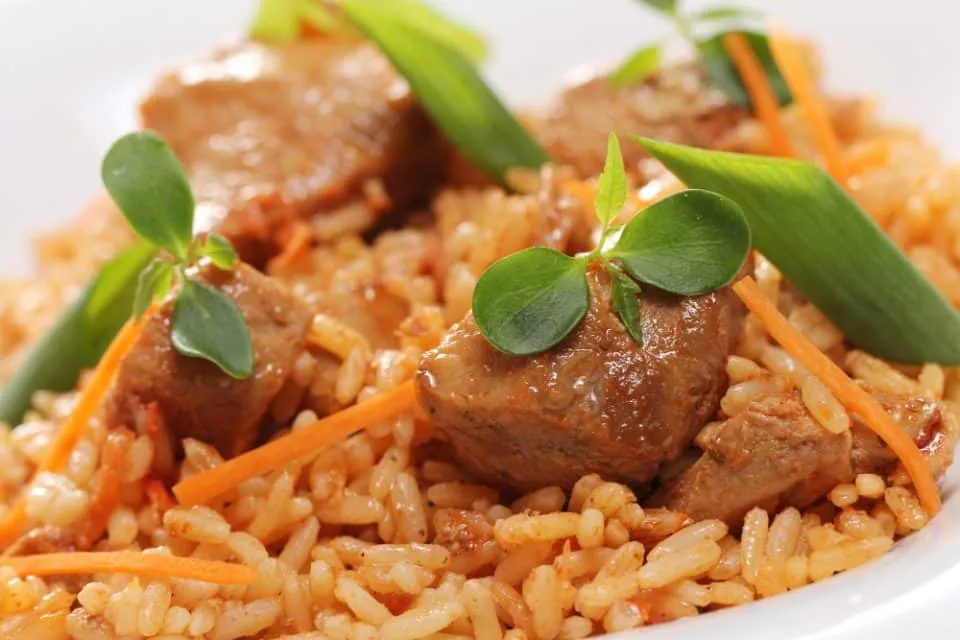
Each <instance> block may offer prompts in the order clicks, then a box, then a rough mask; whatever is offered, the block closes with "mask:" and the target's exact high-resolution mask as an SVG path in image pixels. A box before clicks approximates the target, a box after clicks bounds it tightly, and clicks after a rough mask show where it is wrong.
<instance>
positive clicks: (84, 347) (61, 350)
mask: <svg viewBox="0 0 960 640" xmlns="http://www.w3.org/2000/svg"><path fill="white" fill-rule="evenodd" d="M154 253H155V249H154V248H153V247H152V246H150V245H148V244H147V243H140V244H137V245H134V246H133V247H131V248H129V249H126V250H125V251H122V252H121V253H119V254H118V255H117V256H116V257H115V258H114V259H113V260H111V261H110V262H108V263H107V264H105V265H104V266H103V267H102V268H101V269H100V272H99V273H98V274H97V276H96V277H94V278H93V279H92V280H91V281H90V283H89V284H88V285H87V287H86V288H85V289H84V290H83V292H82V293H81V294H80V295H79V297H77V299H76V300H75V301H74V302H73V304H71V305H70V306H68V307H67V308H66V309H65V310H64V311H63V313H61V315H60V317H59V318H58V319H57V321H56V322H55V323H54V325H53V326H52V327H51V328H50V329H49V330H48V331H47V332H46V333H45V334H43V335H42V336H41V337H40V338H39V339H38V340H37V341H36V343H34V345H33V348H32V349H31V350H30V352H29V353H28V354H27V356H26V359H25V360H24V361H23V362H22V363H21V364H20V366H19V367H18V368H17V371H16V373H14V375H13V377H12V378H11V379H10V380H9V381H8V382H7V384H6V385H5V386H4V387H3V390H2V391H0V420H2V421H4V422H6V423H9V424H17V423H19V422H20V420H21V418H22V417H23V414H24V412H25V411H26V410H27V409H29V408H30V401H31V398H32V397H33V394H34V392H36V391H40V390H48V391H67V390H69V389H72V388H73V387H74V385H76V383H77V378H78V377H79V375H80V372H81V371H82V370H84V369H86V368H88V367H91V366H93V365H94V364H96V363H97V361H98V360H99V359H100V356H101V355H102V354H103V352H104V350H105V349H106V348H107V345H109V344H110V341H111V340H113V337H114V336H115V335H116V334H117V331H119V330H120V327H121V326H123V323H124V322H125V321H126V319H127V318H129V317H130V310H131V309H132V307H133V297H134V293H135V292H136V288H137V278H138V276H139V274H140V270H141V269H143V268H144V267H145V266H146V265H147V263H149V262H150V260H151V258H152V257H153V254H154Z"/></svg>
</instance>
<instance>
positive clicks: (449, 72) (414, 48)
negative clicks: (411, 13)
mask: <svg viewBox="0 0 960 640" xmlns="http://www.w3.org/2000/svg"><path fill="white" fill-rule="evenodd" d="M341 6H342V7H343V10H344V12H345V13H346V15H347V16H348V17H349V18H350V20H351V22H353V24H354V25H356V26H357V27H358V28H359V29H360V30H361V31H363V32H364V33H365V34H366V35H367V36H368V37H369V38H370V39H371V40H373V41H374V42H375V43H376V44H377V45H378V46H379V47H380V49H381V50H382V51H383V53H384V54H385V55H386V56H387V58H389V59H390V62H392V63H393V66H394V67H395V68H396V69H397V71H399V72H400V73H401V74H402V75H403V76H404V77H405V78H406V80H407V82H408V83H409V84H410V87H411V88H412V89H413V91H414V93H416V94H417V97H418V98H419V100H420V104H421V105H422V106H423V108H424V109H425V110H426V111H427V112H428V113H429V114H430V116H431V117H432V118H433V121H434V122H435V123H436V124H437V126H439V127H440V128H441V129H442V130H443V131H444V133H446V134H447V137H448V138H450V140H451V141H452V142H453V143H454V144H455V145H456V146H457V147H458V148H459V149H460V150H461V151H462V152H463V154H464V155H465V156H466V157H467V158H468V159H469V160H470V161H471V162H473V164H475V165H476V166H477V167H478V168H479V169H481V170H482V171H484V172H485V173H486V174H487V175H489V176H490V177H491V178H493V179H495V180H497V181H498V182H500V183H501V184H502V183H503V182H504V178H505V175H506V172H507V170H508V169H512V168H518V167H526V168H530V169H538V168H540V167H541V166H542V165H543V164H544V163H545V162H547V160H548V159H549V158H548V156H547V153H546V152H545V151H544V150H543V148H542V147H541V146H540V145H539V144H537V142H535V141H534V140H533V138H532V137H531V136H530V134H528V133H527V132H526V130H524V128H523V127H522V126H520V123H519V122H517V120H516V118H514V117H513V115H512V114H511V113H510V112H509V111H508V110H507V108H506V107H504V106H503V104H502V103H501V102H500V100H499V99H498V98H497V96H496V94H494V93H493V91H491V90H490V88H489V87H488V86H487V85H486V83H484V81H483V79H482V78H481V77H480V75H479V74H478V73H477V70H476V69H475V68H474V66H473V64H472V63H471V62H470V60H468V59H467V58H466V57H464V56H463V54H461V53H460V52H458V51H457V50H456V49H452V48H450V47H449V46H447V45H446V44H444V43H443V42H442V41H440V40H437V39H435V38H433V37H429V36H426V35H425V34H424V32H423V31H422V30H420V29H419V28H417V27H415V26H411V25H410V24H409V23H408V22H407V21H406V20H404V19H403V18H401V17H398V16H397V15H396V14H395V13H394V12H391V11H383V10H381V9H380V8H379V7H380V3H379V2H372V3H370V2H366V0H341Z"/></svg>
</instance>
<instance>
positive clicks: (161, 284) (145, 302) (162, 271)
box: [133, 258, 173, 318]
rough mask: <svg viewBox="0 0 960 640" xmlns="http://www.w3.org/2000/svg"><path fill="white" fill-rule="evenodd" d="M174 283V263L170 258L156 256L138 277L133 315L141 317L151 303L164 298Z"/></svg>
mask: <svg viewBox="0 0 960 640" xmlns="http://www.w3.org/2000/svg"><path fill="white" fill-rule="evenodd" d="M172 283H173V265H172V264H171V263H170V262H169V261H168V260H161V259H160V258H154V260H153V262H151V263H150V264H148V265H147V266H146V267H145V268H144V270H143V271H141V272H140V276H139V278H138V279H137V293H136V295H135V296H134V298H133V317H134V318H139V317H140V316H142V315H143V312H144V311H146V310H147V307H149V306H150V303H151V302H153V301H154V300H156V299H157V298H162V297H163V296H165V295H167V292H168V291H170V285H171V284H172Z"/></svg>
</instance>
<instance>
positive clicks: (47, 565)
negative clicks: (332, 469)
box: [0, 551, 256, 584]
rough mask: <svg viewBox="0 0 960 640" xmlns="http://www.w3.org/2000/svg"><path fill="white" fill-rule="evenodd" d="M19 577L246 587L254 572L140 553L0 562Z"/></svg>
mask: <svg viewBox="0 0 960 640" xmlns="http://www.w3.org/2000/svg"><path fill="white" fill-rule="evenodd" d="M0 567H10V568H12V569H13V570H14V571H16V572H17V574H18V575H21V576H50V575H83V574H88V573H125V574H130V575H135V576H146V577H151V578H185V579H187V580H201V581H203V582H213V583H216V584H249V583H251V582H253V578H254V576H255V575H256V572H255V571H254V570H253V569H252V568H250V567H247V566H244V565H240V564H231V563H229V562H216V561H213V560H199V559H197V558H180V557H177V556H168V555H161V554H159V553H142V552H139V551H102V552H101V551H74V552H66V553H45V554H41V555H32V556H15V557H11V558H0Z"/></svg>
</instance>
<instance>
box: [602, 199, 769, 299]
mask: <svg viewBox="0 0 960 640" xmlns="http://www.w3.org/2000/svg"><path fill="white" fill-rule="evenodd" d="M749 250H750V228H749V227H748V226H747V222H746V219H745V218H744V216H743V211H741V209H740V207H739V206H738V205H737V204H736V203H735V202H734V201H733V200H730V199H729V198H727V197H725V196H721V195H719V194H717V193H713V192H711V191H701V190H699V189H688V190H686V191H681V192H680V193H677V194H675V195H672V196H670V197H668V198H664V199H663V200H661V201H660V202H657V203H655V204H653V205H651V206H649V207H647V208H646V209H644V210H643V211H641V212H640V213H638V214H637V215H636V216H635V217H634V218H633V220H631V221H630V222H628V223H627V224H626V226H624V228H623V233H622V234H621V235H620V240H619V241H618V242H617V244H616V246H615V247H613V249H612V250H611V251H610V252H609V253H608V254H607V255H608V257H610V258H616V259H618V260H620V262H621V264H622V265H623V268H624V269H626V271H627V272H628V273H629V274H630V275H632V276H633V277H634V278H636V279H637V280H639V281H641V282H646V283H649V284H652V285H653V286H655V287H659V288H660V289H663V290H665V291H669V292H671V293H677V294H681V295H697V294H701V293H706V292H708V291H713V290H714V289H719V288H720V287H722V286H724V285H726V284H729V283H730V281H731V280H733V278H734V276H736V275H737V272H738V271H739V270H740V267H742V266H743V263H744V261H745V260H746V259H747V252H748V251H749Z"/></svg>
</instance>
